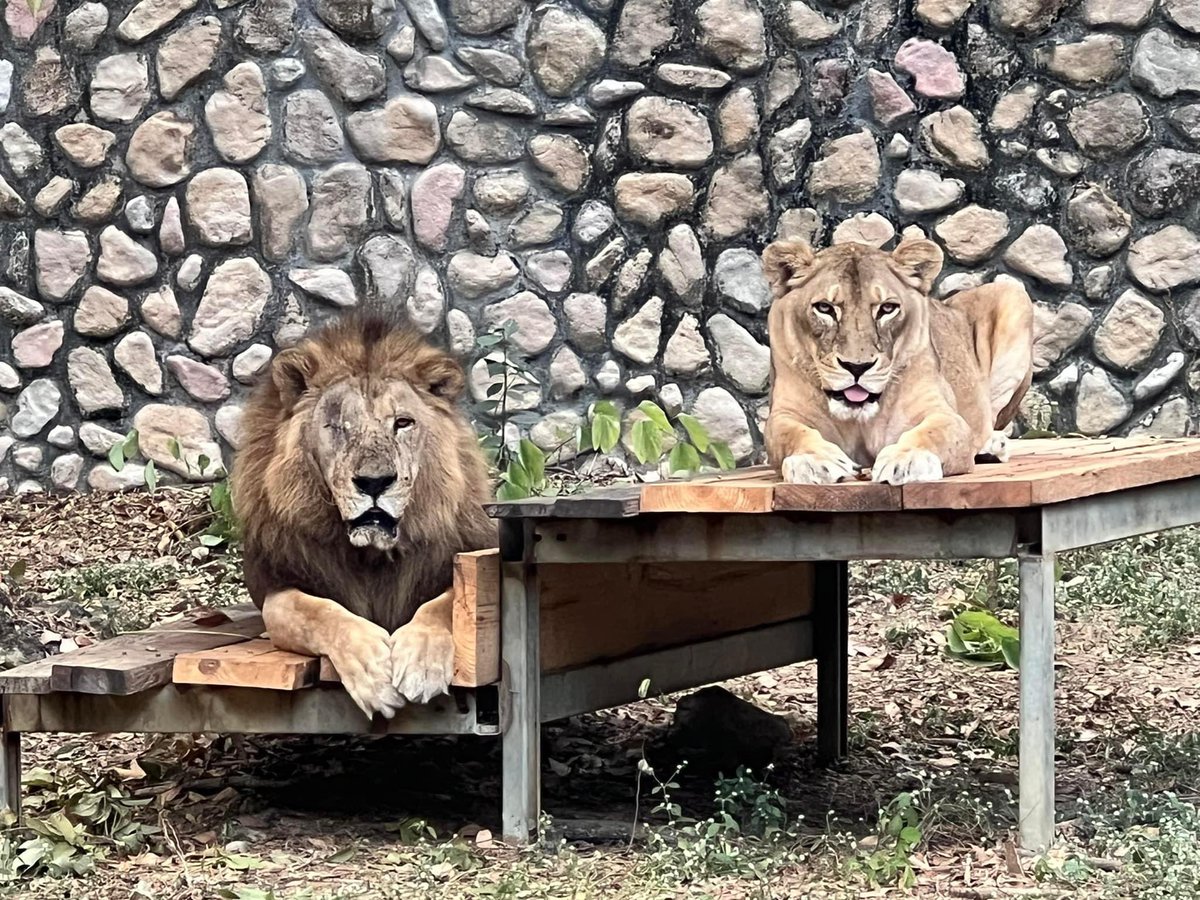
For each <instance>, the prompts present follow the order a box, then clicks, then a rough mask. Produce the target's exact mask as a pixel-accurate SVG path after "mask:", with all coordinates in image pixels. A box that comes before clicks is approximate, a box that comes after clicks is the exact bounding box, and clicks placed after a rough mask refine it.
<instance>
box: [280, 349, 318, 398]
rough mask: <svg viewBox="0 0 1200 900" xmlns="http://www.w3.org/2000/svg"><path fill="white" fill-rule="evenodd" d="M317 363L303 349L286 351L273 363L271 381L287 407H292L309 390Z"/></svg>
mask: <svg viewBox="0 0 1200 900" xmlns="http://www.w3.org/2000/svg"><path fill="white" fill-rule="evenodd" d="M316 371H317V361H316V359H314V358H313V356H312V354H310V353H307V352H306V351H305V350H304V348H303V347H292V348H291V349H290V350H284V351H283V352H282V353H280V354H279V355H278V356H276V357H275V359H274V361H273V362H272V363H271V381H273V382H274V383H275V390H277V391H279V397H280V399H281V400H283V402H284V404H285V405H286V406H292V405H293V404H295V402H296V401H297V400H299V399H300V397H301V395H303V393H304V392H305V391H306V390H307V389H308V385H309V382H310V381H312V377H313V375H315V374H316Z"/></svg>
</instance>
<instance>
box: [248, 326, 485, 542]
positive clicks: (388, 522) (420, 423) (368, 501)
mask: <svg viewBox="0 0 1200 900" xmlns="http://www.w3.org/2000/svg"><path fill="white" fill-rule="evenodd" d="M271 375H272V380H273V382H274V384H275V387H276V389H277V390H278V392H279V396H280V401H281V406H282V407H283V409H284V410H285V413H286V421H285V422H284V423H283V429H284V432H283V441H284V442H285V444H286V445H290V446H287V447H286V450H285V448H281V452H283V455H284V456H287V455H288V454H289V453H291V452H292V451H294V452H297V453H300V454H302V455H303V456H304V457H306V458H307V460H308V463H309V465H308V466H307V469H308V473H309V474H308V477H309V478H315V479H317V480H318V481H319V484H318V485H317V487H318V488H319V490H318V491H317V493H319V494H320V495H322V496H323V497H324V498H325V499H326V502H327V503H329V504H331V505H332V506H333V507H334V508H335V509H336V510H337V514H338V516H339V517H340V519H341V521H342V523H343V524H344V526H345V529H346V535H347V537H348V539H349V541H350V543H351V544H353V545H354V546H355V547H364V548H365V547H370V548H374V549H376V550H380V551H389V550H393V549H395V548H397V547H398V546H399V544H400V543H401V541H402V537H403V535H404V533H405V528H404V525H405V522H404V514H405V511H406V510H407V509H408V507H409V505H410V501H412V500H413V496H414V492H415V491H417V490H419V487H420V485H419V480H420V478H421V475H422V472H425V473H427V477H435V478H436V477H437V476H438V475H439V472H440V469H439V466H442V467H444V466H445V464H446V462H445V460H441V459H438V458H436V457H438V455H439V454H438V453H437V452H436V448H437V447H439V446H440V444H439V441H438V434H439V433H441V434H442V435H445V434H446V433H451V432H452V429H453V425H454V423H455V422H457V420H458V418H459V417H460V414H459V413H458V412H457V409H456V407H455V405H454V404H455V401H456V400H457V398H458V397H459V395H460V394H461V392H462V389H463V386H464V378H463V372H462V369H461V367H460V366H459V365H458V363H457V362H455V361H454V360H453V359H452V358H451V357H449V356H448V355H447V354H445V353H443V352H441V351H439V350H436V349H434V348H433V347H431V346H429V345H428V344H424V343H423V342H420V341H418V340H416V339H415V338H413V337H412V336H410V335H405V334H398V335H391V334H385V335H383V336H382V337H381V338H380V340H379V342H378V343H375V344H369V345H367V346H365V347H364V346H354V345H353V344H350V346H348V347H347V348H344V349H343V348H338V347H337V346H336V345H335V346H334V347H332V348H330V347H328V346H325V345H322V344H318V343H316V342H312V341H309V342H305V343H302V344H300V345H299V346H298V347H296V348H294V349H291V350H286V351H284V352H283V353H281V354H279V356H277V357H276V359H275V361H274V363H273V364H272V371H271ZM439 429H440V432H439ZM442 443H443V444H444V441H443V442H442ZM431 454H432V457H433V458H431ZM315 514H316V511H314V515H315Z"/></svg>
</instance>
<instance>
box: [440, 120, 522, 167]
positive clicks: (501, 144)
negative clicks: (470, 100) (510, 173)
mask: <svg viewBox="0 0 1200 900" xmlns="http://www.w3.org/2000/svg"><path fill="white" fill-rule="evenodd" d="M446 144H447V145H448V146H449V147H450V149H451V150H452V151H453V152H454V153H455V154H456V155H457V156H459V157H460V158H462V159H465V160H467V161H468V162H473V163H481V164H485V165H493V164H495V163H507V162H515V161H516V160H518V159H520V158H521V157H522V156H523V155H524V153H525V141H524V139H523V138H522V136H521V132H520V131H519V130H518V129H516V128H514V127H513V126H512V125H509V124H508V123H506V122H502V121H498V120H492V119H480V118H479V116H477V115H475V114H474V113H472V112H468V111H467V110H462V109H460V110H458V111H457V112H455V113H454V115H452V116H451V117H450V123H449V124H448V125H447V126H446Z"/></svg>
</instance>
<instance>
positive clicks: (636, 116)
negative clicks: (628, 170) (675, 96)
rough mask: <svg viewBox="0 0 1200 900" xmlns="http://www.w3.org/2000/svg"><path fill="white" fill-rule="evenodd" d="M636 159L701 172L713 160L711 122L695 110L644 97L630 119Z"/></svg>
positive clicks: (629, 134) (628, 128) (636, 103)
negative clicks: (696, 169) (701, 168)
mask: <svg viewBox="0 0 1200 900" xmlns="http://www.w3.org/2000/svg"><path fill="white" fill-rule="evenodd" d="M626 138H627V140H628V141H629V149H630V152H631V153H632V154H633V156H634V158H635V159H637V160H639V161H641V162H646V163H652V164H656V165H665V166H673V167H682V168H697V167H699V166H702V165H704V164H705V163H706V162H708V160H709V159H710V158H711V157H712V153H713V139H712V131H711V129H710V128H709V125H708V120H707V119H706V118H705V117H704V116H703V115H702V114H701V113H700V112H699V111H698V110H696V109H695V108H694V107H691V106H689V105H688V104H686V103H682V102H680V101H678V100H670V99H667V98H665V97H642V98H640V99H638V100H636V101H634V103H633V105H632V106H631V107H630V108H629V112H628V114H627V116H626Z"/></svg>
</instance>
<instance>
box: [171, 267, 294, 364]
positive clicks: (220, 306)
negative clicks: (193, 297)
mask: <svg viewBox="0 0 1200 900" xmlns="http://www.w3.org/2000/svg"><path fill="white" fill-rule="evenodd" d="M293 271H294V270H293ZM270 297H271V279H270V277H269V276H268V275H267V273H266V272H264V271H263V270H262V267H261V266H259V264H258V263H257V262H255V261H254V260H253V259H251V258H249V257H246V258H242V259H227V260H225V261H223V262H221V263H219V264H217V266H216V267H215V268H214V269H213V270H212V274H211V275H209V276H208V282H207V283H206V284H205V286H204V295H203V296H202V297H201V298H200V305H199V307H197V309H196V315H195V317H194V318H193V319H192V328H191V332H190V333H189V334H188V346H190V347H191V348H192V349H193V350H195V351H196V352H197V353H199V354H201V355H202V356H224V355H225V354H227V353H228V352H229V351H230V350H232V349H233V348H234V347H235V346H237V345H238V344H240V343H242V342H243V341H246V340H249V339H250V337H251V336H252V335H253V334H254V332H255V330H256V329H257V328H258V323H259V320H260V319H261V318H262V313H263V309H264V308H265V307H266V305H267V301H268V300H269V299H270Z"/></svg>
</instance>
